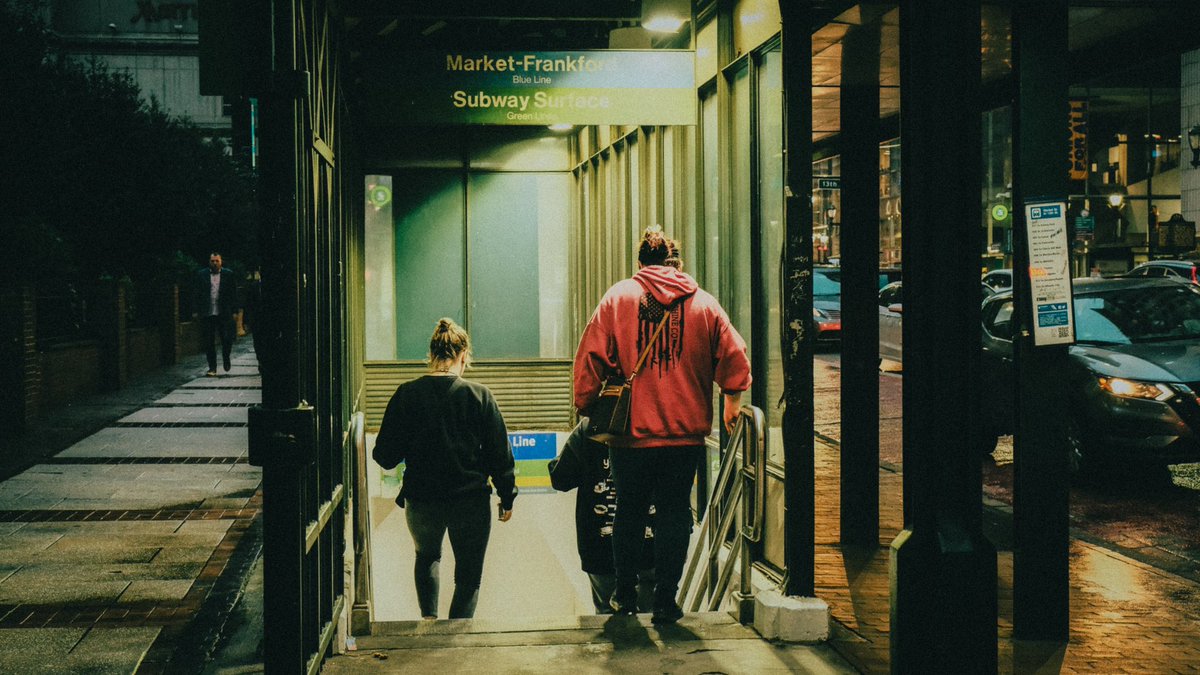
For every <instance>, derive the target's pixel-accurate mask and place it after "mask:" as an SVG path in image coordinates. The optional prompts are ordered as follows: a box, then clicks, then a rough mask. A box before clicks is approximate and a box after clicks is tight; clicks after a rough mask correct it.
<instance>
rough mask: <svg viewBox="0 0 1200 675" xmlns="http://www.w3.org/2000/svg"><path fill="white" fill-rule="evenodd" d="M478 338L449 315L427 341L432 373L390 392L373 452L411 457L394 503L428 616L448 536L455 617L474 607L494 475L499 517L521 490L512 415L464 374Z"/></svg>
mask: <svg viewBox="0 0 1200 675" xmlns="http://www.w3.org/2000/svg"><path fill="white" fill-rule="evenodd" d="M470 353H471V338H470V336H468V335H467V331H465V330H463V328H462V327H461V326H459V325H458V324H456V323H454V321H452V320H450V319H441V320H439V321H438V324H437V328H435V329H434V331H433V337H432V338H431V339H430V341H429V368H430V373H429V374H428V375H425V376H423V377H419V378H417V379H415V380H412V381H411V382H406V383H404V384H402V385H400V387H399V388H398V389H396V393H395V394H393V395H392V399H391V401H389V402H388V406H387V411H386V412H385V413H384V415H383V422H382V424H381V425H380V427H379V436H378V437H377V438H376V440H375V450H374V453H373V456H374V458H375V461H376V462H378V463H379V465H380V466H382V467H383V468H385V469H391V468H392V467H394V466H396V465H397V464H399V463H400V462H404V463H405V469H404V485H403V487H402V488H401V489H400V494H399V496H397V497H396V503H397V504H399V505H400V507H401V508H403V509H405V513H406V519H407V521H408V530H409V532H410V533H412V538H413V544H414V547H415V549H416V554H417V562H416V566H415V569H414V571H413V576H414V578H415V581H416V586H417V603H418V604H419V605H420V607H421V616H422V617H424V618H426V619H436V618H437V613H438V607H437V605H438V566H439V563H440V562H441V559H442V539H443V538H444V537H445V535H446V532H447V531H449V532H450V547H451V548H452V549H453V550H454V562H455V565H454V598H453V600H452V601H451V602H450V618H451V619H469V618H471V617H472V616H474V614H475V604H476V602H477V601H478V599H479V583H480V580H481V578H482V576H483V557H484V553H485V552H486V550H487V543H488V537H489V536H490V534H491V508H490V507H489V506H488V501H489V497H490V496H491V494H492V488H491V486H489V485H488V479H489V478H490V479H491V482H492V485H494V486H495V488H496V494H497V495H499V497H500V504H499V519H500V522H508V519H509V518H511V517H512V507H513V499H515V498H516V496H517V487H516V479H515V475H514V472H513V467H514V461H513V454H512V448H511V447H510V446H509V443H508V431H507V430H506V429H505V426H504V418H503V417H501V415H500V409H499V408H498V407H497V406H496V399H495V398H493V396H492V392H490V391H488V388H487V387H485V386H483V385H481V384H477V383H475V382H469V381H467V380H464V379H463V378H462V374H463V371H464V370H465V369H466V367H467V364H468V363H469V361H470Z"/></svg>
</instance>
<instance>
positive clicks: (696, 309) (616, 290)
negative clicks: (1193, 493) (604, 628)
mask: <svg viewBox="0 0 1200 675" xmlns="http://www.w3.org/2000/svg"><path fill="white" fill-rule="evenodd" d="M674 253H675V247H674V242H671V241H670V240H668V239H667V238H666V237H665V236H664V235H663V232H662V229H661V228H658V227H652V228H648V229H647V230H646V232H645V234H644V235H643V237H642V243H641V246H640V247H639V249H638V271H637V273H636V274H634V275H633V278H631V279H625V280H623V281H619V282H617V283H616V284H614V285H613V286H612V288H609V289H608V292H607V293H605V294H604V298H603V299H601V300H600V305H599V306H598V307H597V308H596V311H595V313H594V314H592V318H591V320H590V321H588V325H587V327H586V328H584V331H583V337H582V338H581V339H580V342H579V349H578V351H576V353H575V372H574V377H575V407H576V408H577V409H579V410H585V409H586V408H587V407H588V406H589V405H590V404H591V403H592V402H593V401H594V400H595V399H596V397H597V395H598V394H599V392H600V389H601V388H602V386H603V384H604V382H605V381H606V380H607V378H608V377H610V376H612V375H614V374H621V375H624V374H627V373H629V372H631V371H632V370H633V367H634V365H635V364H636V362H637V359H638V356H639V355H640V354H641V352H642V350H644V349H645V348H646V346H647V343H648V341H649V340H650V339H651V338H652V337H653V336H654V334H655V331H656V329H657V328H658V325H659V322H661V321H662V318H663V313H664V312H666V313H667V314H669V318H668V320H667V324H666V326H665V327H664V329H663V330H662V331H661V332H660V333H659V334H658V338H657V339H656V340H655V341H654V344H653V346H652V347H651V348H650V353H649V356H648V357H647V359H646V362H645V363H644V364H643V366H642V369H641V370H640V371H639V372H638V375H637V377H636V378H635V379H634V385H633V396H632V401H631V406H630V409H631V412H630V432H631V433H630V436H629V438H627V439H622V440H621V441H616V442H613V443H610V447H609V455H610V465H611V467H612V473H613V480H614V482H615V483H616V488H617V514H616V519H615V522H614V523H613V559H614V563H615V567H616V575H617V587H616V591H615V592H614V593H613V597H612V600H611V604H612V607H613V609H614V610H615V611H616V612H617V613H618V614H627V615H628V614H633V613H635V612H636V607H637V573H638V569H637V567H638V565H637V563H638V561H639V556H638V552H639V551H640V550H641V547H642V545H643V533H644V532H645V527H646V518H647V509H648V508H649V505H650V504H651V503H653V504H654V505H655V508H656V512H655V518H656V523H655V545H654V559H655V570H656V574H655V578H656V583H655V589H654V616H653V618H652V620H653V621H654V623H659V624H663V623H674V622H675V621H678V620H679V618H680V617H681V616H683V612H682V611H680V609H679V606H678V605H677V604H676V602H675V594H676V593H677V592H678V590H679V579H680V577H681V576H682V574H683V564H684V560H685V559H686V557H687V547H688V539H689V536H690V534H691V528H692V514H691V505H690V503H689V495H690V491H691V486H692V482H693V480H694V478H695V474H696V467H697V466H698V464H699V462H700V459H701V458H702V457H703V454H704V439H705V437H706V436H708V435H709V434H710V433H711V432H712V413H713V411H712V386H713V383H716V384H717V386H719V387H720V388H721V392H722V394H724V397H725V401H724V403H725V405H724V420H723V421H724V423H725V425H726V427H729V426H731V425H732V424H733V422H734V421H735V420H736V419H737V414H738V409H739V408H740V407H741V396H742V392H743V391H745V390H747V389H749V388H750V361H749V359H748V358H747V357H746V342H745V341H744V340H743V339H742V336H741V335H738V332H737V330H735V329H734V327H733V325H732V324H731V323H730V322H729V317H728V316H727V315H726V314H725V310H723V309H721V305H720V304H719V303H718V302H717V300H716V298H714V297H713V296H712V295H710V294H708V293H707V292H705V291H704V290H703V289H701V288H700V287H699V286H698V285H697V284H696V281H695V280H694V279H692V277H690V276H689V275H687V274H685V273H683V272H682V271H681V270H680V269H678V268H677V266H673V265H672V263H677V261H678V259H677V258H676V257H675V256H674Z"/></svg>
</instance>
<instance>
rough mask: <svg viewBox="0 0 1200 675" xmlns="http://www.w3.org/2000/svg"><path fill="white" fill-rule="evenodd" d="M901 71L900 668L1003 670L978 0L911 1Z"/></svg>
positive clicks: (894, 664)
mask: <svg viewBox="0 0 1200 675" xmlns="http://www.w3.org/2000/svg"><path fill="white" fill-rule="evenodd" d="M900 68H901V71H900V92H901V93H900V95H901V99H900V110H901V114H900V125H901V126H900V136H901V139H902V142H903V144H904V166H903V172H904V184H903V188H902V189H903V193H902V196H903V199H904V530H903V531H901V533H900V535H899V536H897V537H896V539H895V541H894V542H892V556H891V561H890V576H891V594H892V606H891V669H892V672H894V673H918V672H945V673H987V672H995V671H996V667H997V648H996V551H995V548H994V547H993V546H992V545H991V544H990V543H989V542H988V541H987V540H986V539H985V538H984V537H983V533H982V511H983V506H982V495H981V492H982V487H981V486H982V479H981V467H980V455H979V453H978V452H976V451H975V449H974V448H975V443H974V442H973V439H974V438H975V437H976V434H977V433H978V432H979V430H980V419H979V400H980V399H979V396H980V393H979V368H980V347H979V330H980V328H979V319H980V313H979V250H978V242H979V227H980V210H981V209H980V190H981V164H982V159H981V153H982V131H981V127H982V123H981V111H980V7H979V3H978V2H974V1H963V2H953V3H949V2H937V3H934V2H916V1H910V2H903V3H901V5H900ZM1060 126H1062V125H1060ZM1064 128H1065V127H1064ZM1060 154H1062V155H1063V157H1066V153H1065V151H1064V152H1062V153H1060Z"/></svg>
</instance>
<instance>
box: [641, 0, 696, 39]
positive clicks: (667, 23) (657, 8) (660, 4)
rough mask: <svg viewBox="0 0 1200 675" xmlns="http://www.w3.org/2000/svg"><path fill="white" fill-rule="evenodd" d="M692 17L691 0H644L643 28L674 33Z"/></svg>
mask: <svg viewBox="0 0 1200 675" xmlns="http://www.w3.org/2000/svg"><path fill="white" fill-rule="evenodd" d="M691 18H692V3H691V0H642V28H645V29H646V30H649V31H654V32H656V33H674V32H676V31H678V30H679V29H680V27H682V26H683V24H685V23H687V22H688V21H689V20H691Z"/></svg>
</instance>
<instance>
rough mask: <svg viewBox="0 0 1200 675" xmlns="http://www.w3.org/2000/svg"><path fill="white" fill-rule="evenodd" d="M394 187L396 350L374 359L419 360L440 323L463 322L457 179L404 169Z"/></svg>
mask: <svg viewBox="0 0 1200 675" xmlns="http://www.w3.org/2000/svg"><path fill="white" fill-rule="evenodd" d="M395 185H396V187H397V189H396V190H395V191H394V193H393V195H394V196H393V202H394V207H393V210H394V213H395V214H396V217H395V223H396V230H395V232H396V234H395V248H394V249H393V250H394V251H395V256H396V258H395V275H394V277H393V278H394V279H395V284H396V294H395V295H396V323H395V326H396V348H395V354H394V355H393V356H391V357H386V356H380V357H379V358H395V359H424V358H425V357H426V355H427V354H428V352H429V336H430V335H431V334H432V333H433V327H434V325H435V324H436V322H437V320H438V319H439V318H441V317H443V316H448V317H450V318H452V319H454V320H455V321H457V322H459V323H463V324H465V323H466V321H465V318H466V317H465V316H464V315H465V312H464V307H463V293H464V287H463V272H462V271H463V268H464V264H465V262H466V261H465V260H464V255H463V236H464V223H465V220H464V213H463V181H462V174H461V173H460V172H450V171H429V170H420V171H408V170H406V171H401V172H397V173H396V174H395ZM368 302H370V300H368ZM370 351H371V347H370V345H368V352H370ZM373 353H378V352H373Z"/></svg>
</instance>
